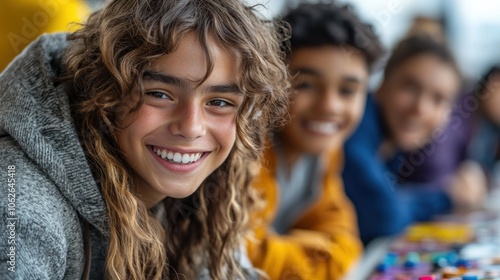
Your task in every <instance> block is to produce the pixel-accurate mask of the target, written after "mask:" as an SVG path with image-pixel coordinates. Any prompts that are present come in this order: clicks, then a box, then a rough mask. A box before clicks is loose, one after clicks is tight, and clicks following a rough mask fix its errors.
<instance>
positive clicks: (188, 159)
mask: <svg viewBox="0 0 500 280" xmlns="http://www.w3.org/2000/svg"><path fill="white" fill-rule="evenodd" d="M153 152H154V153H155V154H157V155H158V156H159V157H161V158H162V159H165V160H168V161H171V162H175V163H182V164H188V163H193V162H196V161H198V160H199V159H200V158H201V156H202V155H203V153H186V154H181V153H178V152H177V153H176V152H172V151H169V150H167V149H160V148H157V147H154V146H153Z"/></svg>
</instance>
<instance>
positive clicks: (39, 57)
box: [0, 34, 251, 280]
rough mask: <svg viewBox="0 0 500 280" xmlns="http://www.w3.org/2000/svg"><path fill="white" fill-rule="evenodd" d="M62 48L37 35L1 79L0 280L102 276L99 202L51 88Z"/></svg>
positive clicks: (103, 222)
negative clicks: (0, 217) (0, 216)
mask: <svg viewBox="0 0 500 280" xmlns="http://www.w3.org/2000/svg"><path fill="white" fill-rule="evenodd" d="M67 44H68V43H67V41H66V34H52V35H43V36H41V37H40V38H39V39H37V40H36V41H35V42H33V43H32V44H31V45H30V46H28V47H27V48H26V49H25V50H24V51H23V53H22V54H20V55H19V56H18V57H17V58H16V59H15V60H14V61H13V62H12V63H11V64H10V65H9V66H8V68H7V69H6V70H5V71H4V72H3V73H2V74H0V192H1V193H0V213H1V215H2V224H1V228H0V260H1V263H0V279H68V280H69V279H70V280H75V279H82V278H90V279H102V278H103V275H104V264H105V254H106V246H107V242H106V240H107V237H108V232H107V228H108V227H107V223H108V221H107V211H106V207H105V203H104V201H103V198H102V195H101V193H100V191H99V187H98V185H97V183H96V181H95V180H94V178H93V176H92V173H91V170H90V167H89V165H88V163H87V161H86V159H85V155H84V151H83V149H82V146H81V144H80V141H79V138H78V136H77V133H76V130H75V128H74V125H73V120H72V118H71V114H70V107H69V102H68V96H67V93H66V87H65V86H64V85H62V84H56V83H54V77H57V76H58V75H60V74H61V55H62V52H63V50H64V49H65V47H66V46H67ZM237 255H239V254H236V256H237ZM243 256H244V254H243ZM241 262H242V263H243V264H242V266H247V267H248V266H249V263H248V262H246V261H245V257H243V258H241ZM250 271H251V269H250ZM88 273H90V274H88ZM206 273H207V271H206V270H205V271H204V273H202V274H205V276H203V275H200V278H205V277H206Z"/></svg>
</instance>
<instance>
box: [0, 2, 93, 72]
mask: <svg viewBox="0 0 500 280" xmlns="http://www.w3.org/2000/svg"><path fill="white" fill-rule="evenodd" d="M1 2H2V3H1V4H0V5H1V9H0V72H1V71H3V70H4V69H5V67H6V66H7V64H9V63H10V61H11V60H13V59H14V58H15V57H16V56H17V55H18V54H19V53H21V51H22V50H23V49H24V47H26V46H27V45H28V44H29V43H30V42H31V41H33V40H35V39H36V38H37V37H38V36H40V35H42V34H43V33H50V32H56V31H70V30H74V29H70V27H71V25H70V23H73V22H79V23H81V22H82V21H83V20H85V19H86V17H87V16H88V15H89V14H90V8H89V7H88V6H87V5H86V4H85V2H84V1H83V0H1Z"/></svg>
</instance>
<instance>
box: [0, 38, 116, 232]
mask: <svg viewBox="0 0 500 280" xmlns="http://www.w3.org/2000/svg"><path fill="white" fill-rule="evenodd" d="M66 37H67V35H66V34H62V33H59V34H52V35H42V36H41V37H39V38H38V39H37V40H36V41H35V42H33V43H32V44H30V45H29V46H28V47H27V48H26V49H25V50H24V51H23V52H22V53H21V54H20V55H19V56H18V57H17V58H16V59H15V60H14V61H13V62H12V63H11V64H10V65H9V66H8V67H7V69H5V71H4V72H3V73H1V74H0V137H12V138H13V139H14V140H15V141H16V142H17V143H18V145H19V146H20V147H21V148H22V149H23V151H24V152H25V153H26V155H27V156H28V157H29V158H30V159H31V160H32V161H33V162H34V163H35V164H36V165H37V166H39V168H40V169H41V170H43V172H44V173H46V174H47V176H48V177H49V178H50V179H51V180H52V181H53V182H54V184H55V185H56V186H57V188H58V189H59V191H60V192H61V193H62V194H63V196H64V197H65V198H66V199H67V200H68V201H69V202H70V203H71V205H73V207H74V208H75V209H76V211H77V212H78V213H79V214H80V216H82V217H83V218H84V219H85V220H87V221H88V222H89V223H90V224H92V225H93V226H94V227H95V228H97V229H98V230H99V231H100V232H101V233H102V234H103V235H104V236H108V233H107V228H108V227H107V223H108V222H107V213H106V207H105V203H104V200H103V198H102V195H101V193H100V191H99V187H98V185H97V183H96V182H95V180H94V178H93V176H92V173H91V170H90V167H89V165H88V163H87V160H86V158H85V154H84V152H83V149H82V147H81V143H80V140H79V138H78V135H77V133H76V130H75V127H74V124H73V120H72V118H71V114H70V106H69V101H68V96H67V92H66V86H64V85H62V84H58V83H54V78H56V77H57V76H58V75H60V73H61V70H62V65H61V56H62V53H63V51H64V49H65V48H66V47H67V45H68V42H67V39H66Z"/></svg>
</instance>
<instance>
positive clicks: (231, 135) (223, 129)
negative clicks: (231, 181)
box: [117, 33, 243, 206]
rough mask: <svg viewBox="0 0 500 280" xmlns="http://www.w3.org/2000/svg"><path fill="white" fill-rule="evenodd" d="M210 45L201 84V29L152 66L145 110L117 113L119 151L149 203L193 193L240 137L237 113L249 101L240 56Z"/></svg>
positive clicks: (147, 77) (146, 85) (146, 83)
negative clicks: (243, 88)
mask: <svg viewBox="0 0 500 280" xmlns="http://www.w3.org/2000/svg"><path fill="white" fill-rule="evenodd" d="M208 48H209V50H210V52H211V54H212V56H213V61H214V63H215V65H214V69H213V71H212V72H211V74H210V76H209V77H208V79H206V80H205V81H204V82H203V83H202V84H201V85H199V82H200V81H201V80H202V78H203V77H204V75H205V72H206V69H207V63H206V58H205V53H204V51H203V49H202V47H201V45H200V43H199V41H198V39H197V37H196V34H194V33H189V34H187V35H186V36H184V37H183V38H182V39H181V40H180V42H179V46H178V48H177V49H176V50H175V51H174V52H172V53H170V54H167V55H164V56H163V57H160V58H159V59H157V60H156V61H154V63H153V64H152V65H151V67H150V68H149V69H148V71H147V72H146V74H145V76H144V91H145V99H144V104H143V105H142V106H141V107H140V109H139V110H138V112H137V113H136V114H132V115H130V114H121V115H119V116H118V118H117V121H118V124H119V127H120V128H122V130H121V131H119V132H118V133H117V140H118V145H119V148H120V151H121V152H122V153H123V155H124V158H125V160H126V162H127V163H128V164H129V166H130V167H131V169H132V170H133V174H132V175H133V179H134V182H135V183H136V186H137V194H138V196H139V198H140V199H141V200H142V201H143V202H145V203H146V205H147V206H153V205H155V204H156V203H158V202H160V201H161V200H163V199H164V198H165V197H167V196H169V197H175V198H182V197H186V196H189V195H191V194H192V193H193V192H194V191H195V190H196V189H197V188H198V187H199V186H200V185H201V183H202V182H203V181H204V180H205V179H206V178H207V177H208V176H209V175H210V174H211V173H212V172H213V171H214V170H215V169H216V168H218V167H219V166H220V165H221V164H222V163H223V162H224V161H225V160H226V158H227V157H228V155H229V153H230V151H231V149H232V147H233V145H234V143H235V139H236V123H235V117H236V114H237V111H238V108H239V107H240V105H241V103H242V102H243V95H242V93H241V92H240V91H239V87H238V86H237V83H236V82H237V80H236V73H237V69H238V68H237V67H238V63H239V61H238V60H237V59H236V58H235V56H233V55H231V53H230V52H228V51H227V50H226V49H223V48H221V47H220V46H219V45H217V44H216V43H215V41H214V40H213V39H210V40H209V41H208ZM132 99H133V98H132ZM135 101H136V100H129V101H128V102H127V103H128V104H127V105H128V106H131V105H133V104H134V102H135Z"/></svg>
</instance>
